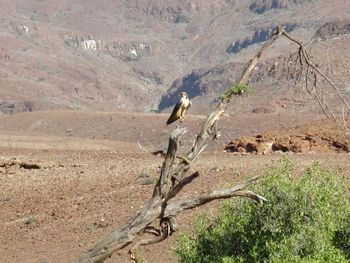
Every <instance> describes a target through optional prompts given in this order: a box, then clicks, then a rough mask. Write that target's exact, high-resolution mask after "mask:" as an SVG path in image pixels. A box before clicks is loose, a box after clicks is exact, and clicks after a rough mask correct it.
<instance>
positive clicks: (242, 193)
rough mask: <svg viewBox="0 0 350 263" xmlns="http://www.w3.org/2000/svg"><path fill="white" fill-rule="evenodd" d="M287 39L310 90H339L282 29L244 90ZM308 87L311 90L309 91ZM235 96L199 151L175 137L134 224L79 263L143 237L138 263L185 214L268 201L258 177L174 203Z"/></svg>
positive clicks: (208, 126)
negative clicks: (241, 201)
mask: <svg viewBox="0 0 350 263" xmlns="http://www.w3.org/2000/svg"><path fill="white" fill-rule="evenodd" d="M281 36H284V37H286V38H287V39H289V40H291V41H293V42H294V43H296V44H297V45H298V46H299V49H298V52H297V55H296V57H297V58H298V61H299V64H300V66H301V70H302V72H301V73H300V74H301V75H302V74H303V75H304V76H305V82H306V85H308V82H309V79H310V78H311V77H312V78H313V79H314V82H313V88H314V90H315V89H317V84H318V79H317V78H318V77H321V78H324V79H325V80H326V81H328V83H329V84H330V85H331V86H332V87H333V88H334V89H336V87H335V86H334V84H333V83H332V82H331V81H330V80H329V79H328V78H327V76H326V75H324V74H323V73H322V72H321V71H320V70H319V69H318V68H317V67H316V66H315V65H314V64H313V63H312V62H311V61H310V59H309V56H308V54H307V52H306V50H305V48H304V46H303V44H302V43H301V42H300V41H297V40H295V39H294V38H292V37H291V36H290V35H289V34H287V33H286V32H285V31H284V29H282V28H279V27H278V28H277V29H276V31H275V32H274V33H273V34H272V35H271V37H270V39H269V40H268V41H267V42H266V43H265V44H264V45H263V46H262V47H261V49H260V50H259V52H258V53H257V54H256V55H255V56H254V57H253V58H252V59H251V60H250V61H249V63H248V65H247V67H246V69H245V71H244V72H243V74H242V76H241V79H240V81H239V82H238V85H245V84H246V83H247V81H248V80H249V77H250V75H251V72H252V70H253V69H254V68H255V66H256V65H257V63H258V62H259V60H260V58H261V56H262V55H263V53H264V51H265V50H266V49H268V48H269V47H271V46H272V44H273V43H274V42H275V41H276V40H277V39H278V38H279V37H281ZM307 87H308V89H309V86H307ZM337 91H338V90H337ZM310 94H311V95H313V96H314V97H316V98H317V99H318V100H319V103H320V106H321V107H324V104H322V103H323V102H322V100H321V99H320V98H318V97H317V94H314V93H313V91H312V90H310ZM233 95H234V93H231V95H230V96H228V97H225V99H223V100H222V101H221V102H220V103H219V104H218V106H217V108H216V109H215V110H214V111H213V112H212V113H211V114H209V116H208V117H207V120H206V122H205V123H204V124H203V126H202V128H201V130H200V132H199V133H198V135H197V137H196V138H195V141H194V144H193V146H192V147H191V149H190V151H189V152H188V153H187V154H185V155H183V156H181V155H179V154H178V150H179V140H180V138H181V136H183V135H184V134H185V133H186V129H185V128H176V129H175V130H174V131H173V132H172V133H171V134H170V138H169V144H168V149H167V153H166V155H165V160H164V162H163V165H162V168H161V171H160V176H159V179H158V182H157V184H156V185H155V187H154V190H153V194H152V197H151V198H150V200H149V201H148V202H147V203H146V205H145V206H144V208H143V209H142V211H141V212H139V213H138V214H137V215H136V216H135V217H133V218H132V219H130V220H129V221H128V222H126V223H125V224H124V225H121V226H119V227H118V228H116V229H115V230H114V231H113V232H112V233H110V234H108V235H107V236H106V237H104V238H103V239H102V240H101V241H100V242H99V243H97V244H96V245H95V246H94V247H92V248H91V249H89V250H88V251H86V252H85V253H83V254H82V255H81V256H80V258H79V259H78V260H77V261H76V262H77V263H101V262H104V260H105V259H107V258H108V257H110V256H111V255H112V254H113V253H114V252H116V251H117V250H120V249H122V248H125V247H127V246H129V245H131V244H132V243H134V241H135V239H136V238H137V237H141V241H138V242H136V243H135V244H134V245H133V246H132V247H131V249H130V252H129V253H130V258H131V259H132V260H133V261H135V262H137V257H136V256H135V253H134V252H135V250H136V249H137V247H139V246H144V245H148V244H154V243H157V242H161V241H163V240H164V239H166V238H167V237H169V236H170V235H171V234H172V233H173V232H174V231H176V215H177V214H178V213H180V212H182V211H184V210H187V209H193V208H195V207H199V206H202V205H204V204H206V203H208V202H211V201H213V200H216V199H226V198H231V197H247V198H250V199H252V200H255V201H257V202H264V201H266V200H265V199H264V197H262V196H260V195H258V194H256V193H254V192H252V191H249V190H246V188H247V187H248V186H250V185H251V184H253V183H255V182H257V180H258V177H255V178H252V179H250V180H248V181H245V182H243V183H240V184H238V185H237V186H235V187H233V188H230V189H220V190H213V191H211V192H208V193H204V194H200V195H192V196H188V197H183V198H179V199H176V200H174V197H175V196H177V195H178V194H179V193H180V192H181V190H182V189H183V188H184V187H185V186H186V185H189V184H190V183H191V182H192V181H193V180H195V179H196V178H197V177H199V176H200V172H199V171H194V172H193V171H191V165H192V164H193V162H195V161H196V160H197V158H198V157H199V156H200V154H201V153H202V152H203V150H204V149H205V147H206V145H207V142H208V139H210V138H212V139H215V138H217V137H218V130H217V125H218V121H219V119H220V117H221V116H222V115H223V114H224V112H225V109H226V106H227V104H228V103H229V102H230V99H231V98H232V96H233ZM338 95H339V96H340V98H341V99H342V101H343V103H344V105H345V107H347V109H348V110H350V108H349V106H348V104H347V103H346V101H345V100H344V98H343V97H342V96H341V94H340V92H339V91H338ZM324 112H325V114H326V113H327V111H326V110H324ZM326 115H327V114H326ZM144 233H149V234H153V235H154V238H151V239H142V235H143V234H144Z"/></svg>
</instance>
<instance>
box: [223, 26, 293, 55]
mask: <svg viewBox="0 0 350 263" xmlns="http://www.w3.org/2000/svg"><path fill="white" fill-rule="evenodd" d="M283 27H284V29H285V30H286V31H287V32H291V31H293V30H294V29H295V28H296V27H297V24H294V23H287V24H284V25H283ZM275 30H276V27H274V26H273V27H268V28H264V29H260V30H256V31H254V32H253V34H252V35H251V36H248V37H246V38H244V39H239V40H237V41H234V42H233V43H232V44H231V45H229V46H228V48H227V49H226V52H227V53H229V54H230V53H232V54H236V53H238V52H239V51H241V50H242V49H243V48H247V47H249V46H250V45H254V44H257V43H261V42H264V41H266V40H267V39H269V38H270V36H271V34H272V33H273V32H274V31H275Z"/></svg>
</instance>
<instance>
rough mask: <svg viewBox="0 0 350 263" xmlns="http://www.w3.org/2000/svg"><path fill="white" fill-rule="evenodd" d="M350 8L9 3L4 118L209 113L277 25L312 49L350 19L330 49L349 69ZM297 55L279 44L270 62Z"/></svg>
mask: <svg viewBox="0 0 350 263" xmlns="http://www.w3.org/2000/svg"><path fill="white" fill-rule="evenodd" d="M348 7H350V4H349V2H348V1H346V0H336V1H332V2H329V1H327V0H298V1H297V0H274V1H265V0H250V1H235V0H218V1H209V0H206V1H203V0H192V1H190V0H184V1H170V0H166V1H160V0H143V1H138V0H119V1H111V0H102V1H91V0H84V1H83V0H77V1H68V0H63V1H62V0H60V1H59V0H54V1H48V0H27V1H24V0H18V1H8V0H6V1H1V3H0V15H1V16H0V17H1V19H0V40H1V41H0V60H1V63H2V65H3V67H1V69H0V112H2V113H13V112H20V111H34V110H42V109H57V108H65V109H67V108H68V109H79V110H85V111H93V110H100V111H116V110H118V111H154V110H160V111H163V110H165V109H167V108H168V107H171V106H172V105H173V103H174V100H176V99H177V94H178V93H179V92H180V91H181V90H187V91H188V92H189V93H190V94H191V95H192V97H195V102H196V103H195V105H203V104H204V103H207V102H211V101H212V100H213V99H214V98H215V97H216V96H217V94H218V93H220V92H221V91H222V90H223V89H224V88H225V87H227V86H229V85H231V84H232V83H234V81H235V80H236V79H237V77H238V76H239V75H240V73H241V70H242V68H243V66H244V64H245V63H246V62H247V61H248V60H249V59H250V57H251V56H252V55H253V54H254V52H255V51H256V50H257V47H258V46H259V44H261V43H262V42H263V41H265V40H266V39H267V38H268V36H269V35H270V34H271V32H272V31H273V29H274V28H275V26H276V25H284V26H285V28H286V30H288V31H290V32H291V33H292V34H293V35H295V36H296V37H298V38H300V39H302V40H304V41H308V40H310V39H311V37H313V36H314V35H315V32H316V31H317V30H318V29H319V28H320V27H321V26H322V25H324V24H325V23H326V22H330V21H335V20H336V21H339V20H340V21H341V23H343V25H345V26H343V28H342V33H341V36H342V37H339V35H332V34H329V33H326V35H327V34H328V35H330V36H328V37H325V39H326V42H325V44H324V45H330V44H335V45H337V47H336V48H337V49H336V50H341V52H342V53H344V52H345V53H344V55H345V56H344V55H343V56H341V60H340V62H341V63H343V64H346V63H347V57H348V56H349V53H348V49H347V46H348V45H347V44H346V43H347V41H348V39H347V34H348V33H349V27H348V26H346V25H348V24H347V22H344V21H346V19H347V18H349V17H350V15H349V13H348V11H347V10H348V9H349V8H348ZM336 27H339V25H338V26H336ZM331 30H332V28H330V29H329V30H328V31H327V30H326V31H327V32H330V31H331ZM318 32H319V36H320V37H322V36H323V35H322V34H324V33H322V32H321V31H318ZM316 45H317V44H316ZM290 48H291V46H290V45H289V44H288V43H286V42H285V41H281V42H279V43H278V44H277V45H276V46H275V47H274V49H273V53H271V54H269V55H268V56H267V57H266V58H265V60H266V61H265V62H263V63H265V64H269V65H271V64H273V63H274V61H275V60H276V59H277V58H278V57H279V56H281V55H282V54H283V52H285V51H286V50H290ZM319 49H320V50H322V52H323V50H324V46H321V47H319ZM339 52H340V51H339ZM339 52H338V53H339ZM329 56H330V55H329ZM338 57H339V56H338ZM338 69H344V67H343V65H340V66H339V68H337V70H338ZM270 72H271V68H268V67H261V69H259V70H257V72H256V76H255V77H254V78H255V82H254V81H253V83H259V84H260V86H263V87H266V86H269V87H270V88H271V87H272V88H273V89H274V88H276V87H275V86H279V87H280V86H282V85H281V83H279V81H278V79H275V80H273V79H272V80H271V78H269V77H270V76H269V74H270ZM339 79H340V80H341V81H343V82H344V83H345V82H347V80H348V79H344V78H340V77H339ZM271 82H273V83H272V86H271V85H270V84H271ZM270 92H271V89H270ZM262 95H263V96H262ZM266 95H268V91H267V93H266V94H259V96H258V97H259V99H257V103H258V102H259V100H261V101H263V100H264V98H262V97H264V96H266ZM249 99H250V100H251V99H252V98H249ZM265 101H266V98H265ZM252 104H255V100H254V99H253V101H252ZM201 111H202V109H201V107H197V108H196V107H193V112H194V113H196V112H201Z"/></svg>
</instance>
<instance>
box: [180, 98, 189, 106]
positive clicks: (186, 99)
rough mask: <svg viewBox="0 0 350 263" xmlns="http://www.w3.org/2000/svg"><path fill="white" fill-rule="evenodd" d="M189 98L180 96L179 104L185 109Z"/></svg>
mask: <svg viewBox="0 0 350 263" xmlns="http://www.w3.org/2000/svg"><path fill="white" fill-rule="evenodd" d="M190 103H191V102H190V100H189V99H188V98H181V106H182V107H183V108H185V109H187V108H188V106H189V105H190Z"/></svg>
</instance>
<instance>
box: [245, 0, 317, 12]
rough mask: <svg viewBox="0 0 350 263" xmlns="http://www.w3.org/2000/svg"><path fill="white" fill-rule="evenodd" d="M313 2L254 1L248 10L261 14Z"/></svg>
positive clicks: (297, 0)
mask: <svg viewBox="0 0 350 263" xmlns="http://www.w3.org/2000/svg"><path fill="white" fill-rule="evenodd" d="M313 1H315V0H255V1H254V2H253V3H252V4H251V5H250V6H249V9H250V10H251V11H252V12H254V13H257V14H263V13H265V12H266V11H269V10H271V9H286V8H288V7H290V6H292V5H300V4H303V3H307V2H313Z"/></svg>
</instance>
